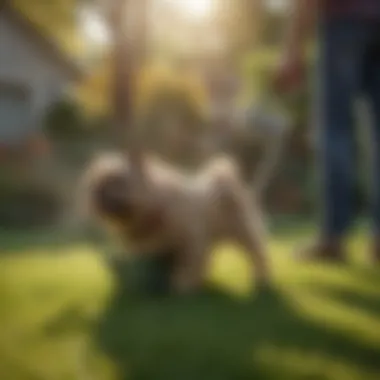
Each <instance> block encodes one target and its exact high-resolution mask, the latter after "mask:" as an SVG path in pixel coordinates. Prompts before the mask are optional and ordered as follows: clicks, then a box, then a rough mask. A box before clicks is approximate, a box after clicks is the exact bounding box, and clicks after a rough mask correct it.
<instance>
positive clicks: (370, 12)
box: [321, 0, 380, 20]
mask: <svg viewBox="0 0 380 380" xmlns="http://www.w3.org/2000/svg"><path fill="white" fill-rule="evenodd" d="M321 4H322V5H321V9H322V14H323V15H325V16H327V17H334V18H335V17H339V18H340V17H360V18H369V19H379V20H380V0H321Z"/></svg>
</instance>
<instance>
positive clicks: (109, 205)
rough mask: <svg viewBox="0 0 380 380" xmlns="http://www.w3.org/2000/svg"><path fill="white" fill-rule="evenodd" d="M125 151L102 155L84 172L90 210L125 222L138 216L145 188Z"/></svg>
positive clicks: (101, 216) (104, 217)
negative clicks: (134, 171)
mask: <svg viewBox="0 0 380 380" xmlns="http://www.w3.org/2000/svg"><path fill="white" fill-rule="evenodd" d="M139 185H140V184H139V181H138V180H137V179H136V177H135V176H133V172H132V171H131V168H130V165H129V163H128V160H127V158H126V157H124V156H123V155H102V156H100V157H98V158H97V159H95V160H94V161H93V162H92V163H91V164H90V167H89V168H88V170H87V171H86V173H85V176H84V193H85V201H86V206H87V210H88V211H89V212H90V213H91V214H92V215H93V216H96V217H98V218H99V217H100V218H101V219H103V220H104V219H105V220H108V221H111V222H114V223H122V224H123V225H126V224H128V223H129V221H130V220H131V219H132V218H133V217H134V216H135V212H136V210H138V209H139V203H140V202H141V201H142V202H143V199H142V198H143V197H144V190H143V189H142V187H141V186H139Z"/></svg>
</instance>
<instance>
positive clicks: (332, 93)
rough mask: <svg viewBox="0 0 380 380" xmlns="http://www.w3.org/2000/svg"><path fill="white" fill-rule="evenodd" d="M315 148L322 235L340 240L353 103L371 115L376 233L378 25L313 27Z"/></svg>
mask: <svg viewBox="0 0 380 380" xmlns="http://www.w3.org/2000/svg"><path fill="white" fill-rule="evenodd" d="M319 41H320V57H319V58H320V61H319V65H318V68H319V72H318V75H317V80H318V85H319V91H318V93H319V102H318V105H319V109H318V111H319V112H318V113H319V117H320V120H319V126H318V132H319V133H320V134H319V140H318V141H319V148H320V164H321V169H322V173H321V174H322V178H321V180H322V202H323V203H322V205H323V208H322V211H323V225H322V228H323V231H322V232H323V235H324V237H326V238H337V237H341V236H342V235H344V234H345V233H346V232H347V229H348V228H349V227H350V224H351V222H352V220H353V217H354V209H353V197H354V187H355V180H356V178H357V175H356V174H357V173H356V172H355V171H356V168H357V162H356V149H355V148H356V141H355V130H354V102H355V100H356V99H357V98H358V97H359V96H363V99H365V100H366V102H367V104H368V106H369V110H370V113H371V120H372V122H371V134H372V136H371V141H372V147H369V148H373V152H372V153H373V155H372V157H373V162H372V166H373V168H372V169H371V170H373V173H372V176H371V178H372V179H373V188H372V190H373V191H372V196H373V197H372V200H371V214H372V219H373V223H374V228H375V233H378V234H380V21H379V22H375V21H366V20H328V21H327V20H324V21H321V24H320V29H319Z"/></svg>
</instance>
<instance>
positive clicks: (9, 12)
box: [0, 1, 83, 79]
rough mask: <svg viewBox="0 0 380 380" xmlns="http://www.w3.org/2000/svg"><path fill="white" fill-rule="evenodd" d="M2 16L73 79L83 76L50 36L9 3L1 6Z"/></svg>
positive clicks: (80, 70) (77, 66)
mask: <svg viewBox="0 0 380 380" xmlns="http://www.w3.org/2000/svg"><path fill="white" fill-rule="evenodd" d="M0 14H4V15H6V17H7V19H8V20H10V21H11V22H12V23H13V24H14V25H15V26H16V27H18V28H19V29H21V30H22V31H23V32H24V33H25V35H27V36H28V38H29V39H31V40H32V41H33V43H35V44H36V45H37V46H38V47H39V49H41V50H42V51H43V52H44V53H45V54H46V55H47V56H48V57H49V58H50V59H51V60H52V61H53V62H54V63H55V64H57V65H59V66H60V67H62V69H63V70H65V71H66V72H67V73H68V74H69V75H70V76H71V77H72V78H73V79H79V78H81V77H82V75H83V71H82V68H81V67H80V66H79V65H78V64H77V63H76V62H75V61H74V60H73V59H71V58H70V57H69V56H68V55H67V54H66V53H65V52H63V51H62V49H60V48H59V47H58V45H57V44H56V43H55V42H54V41H52V39H50V38H49V37H48V36H46V35H45V34H43V33H42V32H41V31H40V30H39V29H38V28H37V27H36V26H35V25H34V23H33V22H32V21H31V20H30V19H29V18H28V17H27V16H24V15H23V14H22V13H21V12H20V11H18V10H17V9H15V8H14V7H13V6H12V5H11V4H10V2H9V1H4V2H3V3H2V4H0Z"/></svg>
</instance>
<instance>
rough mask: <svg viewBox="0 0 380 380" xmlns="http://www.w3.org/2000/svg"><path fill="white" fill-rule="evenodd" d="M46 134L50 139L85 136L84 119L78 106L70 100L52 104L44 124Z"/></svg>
mask: <svg viewBox="0 0 380 380" xmlns="http://www.w3.org/2000/svg"><path fill="white" fill-rule="evenodd" d="M44 129H45V132H46V134H47V135H48V136H49V137H51V138H53V139H54V138H59V139H66V138H78V137H82V136H83V135H85V134H86V129H87V128H86V123H85V119H84V117H83V115H82V113H81V111H80V109H79V106H78V105H77V104H76V103H75V102H73V101H71V100H70V99H64V100H61V101H59V102H57V103H55V104H53V105H52V106H51V107H50V109H49V110H48V112H47V115H46V117H45V122H44Z"/></svg>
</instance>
